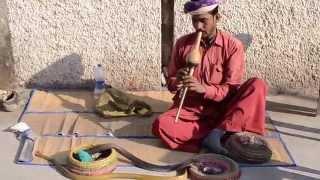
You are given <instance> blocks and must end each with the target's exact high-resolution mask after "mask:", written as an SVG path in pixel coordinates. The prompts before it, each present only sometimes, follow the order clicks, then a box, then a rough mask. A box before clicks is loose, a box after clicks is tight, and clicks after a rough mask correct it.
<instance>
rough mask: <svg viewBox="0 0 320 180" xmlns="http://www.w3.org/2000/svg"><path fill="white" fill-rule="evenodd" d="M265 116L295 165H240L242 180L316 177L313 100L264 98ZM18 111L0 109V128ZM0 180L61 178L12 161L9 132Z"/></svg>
mask: <svg viewBox="0 0 320 180" xmlns="http://www.w3.org/2000/svg"><path fill="white" fill-rule="evenodd" d="M268 101H269V102H268V104H269V107H270V108H269V111H268V115H269V116H270V117H271V119H272V120H273V122H274V124H276V126H277V128H278V130H279V131H280V132H281V137H282V139H283V140H284V142H285V143H286V145H287V147H288V149H289V151H290V153H291V154H292V156H293V158H294V160H295V161H296V164H297V166H296V167H291V168H285V167H270V168H267V167H264V168H242V169H241V170H242V177H241V179H242V180H291V179H294V180H313V179H320V155H319V153H320V116H318V117H311V116H309V115H310V112H311V110H312V109H311V108H313V109H314V108H315V107H316V102H315V100H313V99H307V98H298V97H292V96H284V95H277V96H270V97H268ZM19 114H20V112H14V113H8V112H0V129H1V130H3V129H6V128H7V127H9V126H11V125H13V124H15V123H16V121H17V119H18V116H19ZM0 140H1V141H0V142H1V146H0V148H1V150H0V152H1V155H0V175H1V176H0V179H1V180H21V179H23V180H38V179H46V180H59V179H65V178H64V177H62V176H61V175H59V174H58V173H57V172H56V171H55V170H54V169H52V168H50V167H47V166H43V167H38V166H25V165H24V166H23V165H17V164H15V163H14V157H15V154H16V152H17V148H18V145H19V144H18V141H17V140H16V138H15V136H14V135H13V134H11V133H7V132H2V131H1V132H0Z"/></svg>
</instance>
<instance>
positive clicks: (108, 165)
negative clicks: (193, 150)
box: [36, 144, 240, 180]
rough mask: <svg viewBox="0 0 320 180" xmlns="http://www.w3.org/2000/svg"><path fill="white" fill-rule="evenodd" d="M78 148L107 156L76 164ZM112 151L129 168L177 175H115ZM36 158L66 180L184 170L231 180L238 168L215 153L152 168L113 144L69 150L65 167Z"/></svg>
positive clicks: (200, 179)
mask: <svg viewBox="0 0 320 180" xmlns="http://www.w3.org/2000/svg"><path fill="white" fill-rule="evenodd" d="M80 149H85V150H86V151H87V152H89V153H90V154H94V153H97V152H107V153H106V154H107V156H106V157H104V158H103V159H100V160H97V161H93V162H91V163H87V162H85V163H84V162H80V161H78V160H77V159H75V158H74V154H75V152H77V151H79V150H80ZM115 151H116V152H118V153H119V154H121V155H122V156H124V157H126V158H127V159H128V160H130V161H131V162H132V164H133V165H135V166H137V167H139V168H142V169H146V170H150V171H158V172H170V171H176V172H177V174H178V175H177V176H174V177H166V176H148V175H137V174H122V175H120V174H115V173H112V171H113V170H114V169H115V167H116V164H117V156H116V155H115V154H116V153H115ZM36 156H38V157H41V158H44V159H46V160H48V161H49V162H51V163H52V164H54V165H55V166H56V169H57V170H58V171H59V172H60V173H62V174H63V175H64V176H66V177H67V178H70V179H77V180H82V179H83V180H98V179H99V180H100V179H112V178H119V177H120V178H121V177H122V178H123V177H126V178H133V179H140V180H144V179H145V180H158V179H159V180H161V179H163V180H164V179H186V178H187V177H186V173H185V172H186V169H188V175H189V176H190V177H189V178H191V179H192V180H235V179H239V177H240V170H239V166H238V164H237V163H236V162H234V161H233V160H231V159H229V158H227V157H225V156H222V155H218V154H198V155H195V156H194V157H191V158H189V159H187V160H185V161H182V162H180V163H177V164H170V165H156V164H151V163H149V162H146V161H143V160H141V159H139V158H138V157H136V156H134V155H133V154H131V153H130V152H129V151H127V150H126V149H124V148H122V147H120V146H118V145H116V144H100V145H89V146H85V147H84V146H82V147H80V148H75V149H73V150H71V152H70V154H69V157H68V164H67V165H62V164H60V163H58V162H57V161H56V160H55V159H52V158H50V157H48V156H45V155H44V154H42V153H40V152H36Z"/></svg>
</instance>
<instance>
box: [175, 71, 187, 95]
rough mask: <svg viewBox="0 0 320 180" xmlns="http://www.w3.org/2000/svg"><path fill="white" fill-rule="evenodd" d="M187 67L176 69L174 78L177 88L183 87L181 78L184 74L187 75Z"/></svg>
mask: <svg viewBox="0 0 320 180" xmlns="http://www.w3.org/2000/svg"><path fill="white" fill-rule="evenodd" d="M188 74H189V68H187V67H184V68H181V69H179V70H178V71H177V74H176V79H177V89H178V90H180V89H181V88H182V87H183V79H184V77H185V76H188Z"/></svg>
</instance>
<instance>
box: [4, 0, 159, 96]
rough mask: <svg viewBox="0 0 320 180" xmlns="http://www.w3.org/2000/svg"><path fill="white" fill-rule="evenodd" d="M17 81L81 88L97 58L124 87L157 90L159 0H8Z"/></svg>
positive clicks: (110, 77) (107, 74)
mask: <svg viewBox="0 0 320 180" xmlns="http://www.w3.org/2000/svg"><path fill="white" fill-rule="evenodd" d="M7 4H8V9H9V26H10V29H11V34H12V46H13V56H14V59H15V61H16V63H15V71H16V74H15V76H16V77H17V82H18V83H19V84H20V85H23V84H27V85H29V86H36V87H37V86H41V87H50V88H54V87H57V88H61V87H62V88H63V87H83V86H87V85H88V80H90V79H92V78H93V77H92V76H93V69H94V66H95V65H96V64H97V63H102V64H103V65H104V67H105V68H106V76H107V79H108V81H109V82H110V83H111V84H113V85H115V86H117V87H122V88H126V89H131V90H134V89H139V90H143V89H159V88H160V86H161V84H160V79H161V76H160V66H161V57H160V55H161V1H160V0H153V1H152V3H150V0H134V1H133V0H99V1H98V0H97V1H96V0H29V1H21V0H8V2H7Z"/></svg>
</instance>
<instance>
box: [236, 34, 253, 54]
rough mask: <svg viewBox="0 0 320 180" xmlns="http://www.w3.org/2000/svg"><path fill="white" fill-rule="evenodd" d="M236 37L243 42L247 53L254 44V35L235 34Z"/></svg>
mask: <svg viewBox="0 0 320 180" xmlns="http://www.w3.org/2000/svg"><path fill="white" fill-rule="evenodd" d="M234 36H235V37H236V38H237V39H239V40H240V41H241V42H242V44H243V46H244V50H245V51H246V50H247V49H248V47H249V46H250V45H251V43H252V35H250V34H247V33H239V34H235V35H234Z"/></svg>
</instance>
